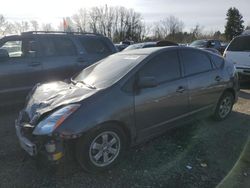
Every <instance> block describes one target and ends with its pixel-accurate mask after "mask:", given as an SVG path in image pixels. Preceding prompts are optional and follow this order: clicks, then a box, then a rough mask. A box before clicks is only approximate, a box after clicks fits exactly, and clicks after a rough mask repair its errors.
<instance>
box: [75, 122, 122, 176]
mask: <svg viewBox="0 0 250 188" xmlns="http://www.w3.org/2000/svg"><path fill="white" fill-rule="evenodd" d="M125 140H126V136H125V134H124V132H123V130H122V129H121V128H120V127H119V126H115V125H105V126H104V127H103V128H100V129H98V130H96V131H91V132H89V133H87V134H85V135H84V136H83V137H82V138H80V139H79V140H78V142H77V143H76V158H77V160H78V162H79V163H80V165H81V166H82V167H83V168H84V169H85V170H86V171H88V172H92V173H95V172H101V171H105V170H108V169H110V168H111V167H112V166H113V165H114V164H115V163H116V162H117V161H118V160H119V158H120V157H121V155H122V154H123V152H124V150H125V147H126V143H125Z"/></svg>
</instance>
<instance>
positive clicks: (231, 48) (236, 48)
mask: <svg viewBox="0 0 250 188" xmlns="http://www.w3.org/2000/svg"><path fill="white" fill-rule="evenodd" d="M224 57H225V58H226V59H227V60H230V61H233V62H234V64H235V67H236V69H237V72H238V73H239V75H240V77H241V78H242V77H245V78H246V77H247V78H248V80H250V35H247V34H246V35H240V36H238V37H235V38H234V39H233V40H232V41H231V42H230V44H229V45H228V47H227V48H226V50H225V52H224Z"/></svg>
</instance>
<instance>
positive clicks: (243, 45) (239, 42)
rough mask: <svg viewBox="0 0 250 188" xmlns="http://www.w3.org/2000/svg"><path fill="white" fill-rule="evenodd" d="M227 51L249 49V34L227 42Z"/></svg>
mask: <svg viewBox="0 0 250 188" xmlns="http://www.w3.org/2000/svg"><path fill="white" fill-rule="evenodd" d="M227 50H228V51H235V52H237V51H238V52H239V51H250V36H249V35H247V36H240V37H236V38H234V39H233V40H232V42H231V43H230V44H229V46H228V48H227Z"/></svg>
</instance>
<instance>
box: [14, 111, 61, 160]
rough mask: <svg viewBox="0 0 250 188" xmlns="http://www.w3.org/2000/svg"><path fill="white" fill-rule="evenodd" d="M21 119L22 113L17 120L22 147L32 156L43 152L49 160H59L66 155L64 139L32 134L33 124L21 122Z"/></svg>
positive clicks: (18, 135)
mask: <svg viewBox="0 0 250 188" xmlns="http://www.w3.org/2000/svg"><path fill="white" fill-rule="evenodd" d="M21 120H22V113H20V116H19V118H18V119H17V120H16V122H15V128H16V135H17V137H18V140H19V143H20V146H21V148H22V149H23V150H25V151H26V152H27V153H28V154H29V155H30V156H32V157H33V156H36V155H38V154H42V155H43V156H46V158H47V159H48V160H49V161H58V160H59V159H61V158H62V157H63V156H64V144H63V140H61V139H60V138H54V137H49V136H41V137H40V136H34V135H33V134H32V132H33V128H32V127H33V126H31V125H30V124H29V123H23V122H21ZM27 127H28V128H27ZM27 129H28V130H27Z"/></svg>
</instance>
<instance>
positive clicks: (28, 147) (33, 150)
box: [15, 122, 37, 156]
mask: <svg viewBox="0 0 250 188" xmlns="http://www.w3.org/2000/svg"><path fill="white" fill-rule="evenodd" d="M15 127H16V135H17V137H18V140H19V143H20V146H21V147H22V148H23V149H24V150H25V151H26V152H27V153H28V154H29V155H30V156H35V155H37V145H36V144H35V143H33V142H32V141H30V140H29V139H28V138H26V137H25V136H24V135H23V133H22V127H21V126H20V125H19V124H18V123H17V122H16V124H15Z"/></svg>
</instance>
